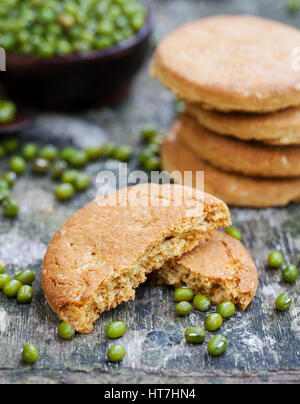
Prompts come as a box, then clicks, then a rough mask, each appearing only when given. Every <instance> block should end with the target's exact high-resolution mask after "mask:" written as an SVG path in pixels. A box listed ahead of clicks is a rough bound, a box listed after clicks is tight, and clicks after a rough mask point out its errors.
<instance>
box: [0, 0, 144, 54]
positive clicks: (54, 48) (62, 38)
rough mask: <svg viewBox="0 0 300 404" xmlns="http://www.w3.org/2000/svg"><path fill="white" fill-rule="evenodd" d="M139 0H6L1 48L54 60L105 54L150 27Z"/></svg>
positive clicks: (0, 15)
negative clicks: (92, 51) (88, 53)
mask: <svg viewBox="0 0 300 404" xmlns="http://www.w3.org/2000/svg"><path fill="white" fill-rule="evenodd" d="M146 20H147V9H146V7H145V6H144V4H143V2H142V1H140V0H81V1H75V0H47V1H44V0H2V1H1V2H0V47H2V48H4V49H5V50H6V51H7V52H14V53H18V54H24V55H34V56H37V57H42V58H47V57H48V58H49V57H52V56H55V55H59V56H65V55H70V54H77V53H82V52H88V51H91V50H102V49H107V48H109V47H111V46H112V45H114V44H117V43H120V42H122V41H124V40H126V39H129V38H131V37H133V36H134V35H135V34H136V33H137V32H138V31H140V29H141V28H142V27H143V26H144V25H145V22H146Z"/></svg>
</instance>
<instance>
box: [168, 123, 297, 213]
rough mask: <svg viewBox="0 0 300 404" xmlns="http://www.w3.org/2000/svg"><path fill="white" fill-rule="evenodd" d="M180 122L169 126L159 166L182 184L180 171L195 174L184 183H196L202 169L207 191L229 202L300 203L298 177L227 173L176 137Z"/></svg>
mask: <svg viewBox="0 0 300 404" xmlns="http://www.w3.org/2000/svg"><path fill="white" fill-rule="evenodd" d="M180 131H181V124H180V122H179V121H177V122H176V124H175V125H174V126H173V127H172V128H171V130H170V131H169V133H168V135H167V136H166V138H165V142H164V145H163V149H162V167H163V169H164V170H166V171H168V172H169V173H170V174H171V175H172V177H173V179H174V180H175V181H176V182H178V183H181V181H182V174H183V173H184V172H185V171H190V172H192V173H193V174H194V175H193V176H192V179H191V181H190V183H189V184H188V183H187V182H186V183H185V184H186V185H191V186H192V185H194V186H196V185H197V184H196V178H195V173H196V172H204V179H205V186H204V189H205V191H206V192H209V193H212V194H214V195H217V196H218V197H219V198H221V199H222V200H224V201H225V202H226V203H228V204H229V205H233V206H243V207H254V208H267V207H273V206H285V205H288V204H289V203H290V202H300V179H263V178H254V177H246V176H243V175H238V174H232V173H227V172H225V171H222V170H220V169H218V168H215V167H213V166H212V165H210V164H208V163H206V162H205V161H204V160H201V159H199V158H197V156H196V155H195V154H194V153H193V152H192V151H191V150H190V149H189V148H188V147H187V146H186V145H185V143H183V142H182V141H181V140H179V139H178V133H179V132H180Z"/></svg>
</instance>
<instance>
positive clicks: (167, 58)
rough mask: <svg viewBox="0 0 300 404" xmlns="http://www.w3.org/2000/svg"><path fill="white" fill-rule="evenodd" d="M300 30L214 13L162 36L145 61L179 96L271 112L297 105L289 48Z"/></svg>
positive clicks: (299, 88)
mask: <svg viewBox="0 0 300 404" xmlns="http://www.w3.org/2000/svg"><path fill="white" fill-rule="evenodd" d="M299 43H300V31H298V30H297V29H295V28H292V27H289V26H287V25H284V24H282V23H279V22H275V21H271V20H266V19H262V18H258V17H252V16H230V15H228V16H217V17H211V18H206V19H202V20H199V21H195V22H192V23H190V24H187V25H185V26H183V27H181V28H179V29H177V30H176V31H175V32H173V33H172V34H170V35H169V36H168V37H167V38H165V39H164V40H163V41H162V42H161V43H160V45H159V46H158V48H157V50H156V53H155V56H154V59H153V61H152V65H151V74H152V76H154V77H156V78H157V79H159V80H160V81H161V82H162V83H163V84H164V85H165V86H166V87H167V88H169V89H170V90H172V91H173V92H174V93H175V94H177V95H178V96H179V98H181V99H182V100H185V101H188V102H192V103H198V104H202V105H204V106H206V107H207V108H209V109H216V110H220V111H249V112H271V111H277V110H280V109H284V108H287V107H292V106H297V105H299V104H300V71H297V69H296V68H294V69H293V63H295V62H294V61H295V57H296V56H294V55H293V53H292V52H293V50H294V49H296V48H298V47H299Z"/></svg>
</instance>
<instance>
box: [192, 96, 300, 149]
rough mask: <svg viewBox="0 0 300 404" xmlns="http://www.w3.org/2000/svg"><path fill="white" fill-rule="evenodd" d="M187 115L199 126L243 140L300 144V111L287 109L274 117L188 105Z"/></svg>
mask: <svg viewBox="0 0 300 404" xmlns="http://www.w3.org/2000/svg"><path fill="white" fill-rule="evenodd" d="M186 110H187V112H188V113H189V114H190V115H193V116H194V117H195V118H196V119H197V120H198V122H199V123H200V125H202V126H204V127H205V128H207V129H209V130H211V131H213V132H216V133H219V134H220V135H224V136H225V135H227V136H233V137H235V138H237V139H241V140H247V141H248V140H257V141H259V142H262V143H265V144H270V145H274V146H289V145H298V146H299V145H300V108H299V107H294V108H287V109H284V110H282V111H277V112H274V113H271V114H245V113H239V112H232V113H226V112H219V111H212V110H208V109H204V108H201V106H199V105H196V104H188V105H187V107H186Z"/></svg>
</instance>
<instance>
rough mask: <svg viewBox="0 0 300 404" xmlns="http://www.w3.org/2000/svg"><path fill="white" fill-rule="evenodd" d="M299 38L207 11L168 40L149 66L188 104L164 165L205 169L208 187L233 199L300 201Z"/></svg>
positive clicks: (253, 203) (276, 26)
mask: <svg viewBox="0 0 300 404" xmlns="http://www.w3.org/2000/svg"><path fill="white" fill-rule="evenodd" d="M299 47H300V31H298V30H297V29H295V28H292V27H289V26H286V25H284V24H281V23H278V22H275V21H270V20H265V19H262V18H258V17H251V16H219V17H212V18H207V19H203V20H200V21H196V22H194V23H191V24H188V25H186V26H184V27H182V28H180V29H178V30H177V31H175V32H174V33H172V34H171V35H169V36H168V37H167V38H166V39H164V40H163V41H162V42H161V44H160V45H159V46H158V49H157V51H156V53H155V56H154V58H153V61H152V64H151V68H150V71H151V74H152V75H153V76H154V77H156V78H158V79H159V80H160V81H161V82H162V83H163V84H164V85H165V86H166V87H167V88H169V89H171V90H172V91H173V92H174V93H175V94H176V95H177V96H178V97H179V98H180V99H182V100H184V101H185V103H186V109H185V112H184V113H183V114H182V115H181V117H180V118H179V122H178V123H177V124H176V125H175V126H174V127H173V129H171V131H170V137H167V139H166V140H165V144H164V148H163V151H162V161H163V168H164V169H166V170H168V171H173V170H177V171H180V172H184V171H190V170H191V168H192V169H193V171H205V187H206V188H205V189H206V190H208V191H209V192H213V193H214V194H215V195H217V196H218V197H220V198H222V199H224V200H225V201H226V202H227V203H229V204H233V205H238V206H249V207H269V206H279V205H280V206H282V205H286V204H287V203H289V202H295V201H299V200H300V190H299V183H300V69H297V66H296V65H297V63H296V62H297V59H296V58H297V52H298V49H299ZM299 53H300V52H299ZM298 70H299V71H298ZM183 155H185V158H183Z"/></svg>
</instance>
